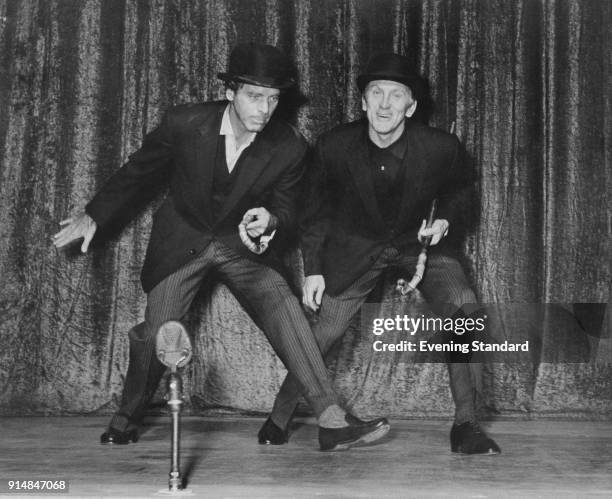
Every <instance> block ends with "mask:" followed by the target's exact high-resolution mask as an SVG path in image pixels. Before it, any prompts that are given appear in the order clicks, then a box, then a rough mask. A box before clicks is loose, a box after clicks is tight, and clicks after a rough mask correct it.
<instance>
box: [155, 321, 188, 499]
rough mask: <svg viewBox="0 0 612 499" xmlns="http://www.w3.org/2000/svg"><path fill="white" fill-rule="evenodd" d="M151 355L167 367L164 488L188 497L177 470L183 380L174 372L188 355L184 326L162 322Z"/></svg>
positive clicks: (178, 463)
mask: <svg viewBox="0 0 612 499" xmlns="http://www.w3.org/2000/svg"><path fill="white" fill-rule="evenodd" d="M155 353H156V354H157V358H158V359H159V361H160V362H161V363H162V364H164V365H165V366H166V367H169V368H170V374H169V375H168V378H167V380H166V389H167V397H168V406H169V407H170V414H171V417H172V440H171V448H172V451H171V464H170V473H169V476H170V479H169V480H168V488H169V492H170V493H178V492H182V493H187V494H189V493H190V492H189V491H188V490H187V489H184V488H183V483H182V477H181V469H180V413H181V404H182V403H183V400H182V398H183V380H182V378H181V375H180V373H179V372H178V370H179V369H180V368H181V367H184V366H186V365H187V363H188V362H189V360H190V359H191V355H192V350H191V341H190V340H189V335H188V334H187V330H186V329H185V326H183V325H182V324H181V323H180V322H178V321H168V322H164V323H163V324H162V325H161V326H160V328H159V330H158V331H157V337H156V341H155ZM160 492H161V491H160ZM166 493H168V491H166Z"/></svg>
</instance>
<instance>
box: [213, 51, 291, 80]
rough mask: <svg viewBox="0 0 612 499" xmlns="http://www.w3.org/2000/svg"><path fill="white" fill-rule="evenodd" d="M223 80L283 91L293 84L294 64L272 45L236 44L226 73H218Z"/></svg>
mask: <svg viewBox="0 0 612 499" xmlns="http://www.w3.org/2000/svg"><path fill="white" fill-rule="evenodd" d="M218 76H219V78H220V79H222V80H224V81H237V82H241V83H249V84H251V85H257V86H259V87H269V88H278V89H284V88H289V87H292V86H293V85H295V77H294V72H293V65H292V64H291V61H290V60H289V59H288V58H287V56H285V54H283V53H282V52H281V51H280V50H278V49H277V48H276V47H273V46H272V45H263V44H259V43H242V44H240V45H236V47H234V50H232V53H231V54H230V59H229V68H228V71H227V73H219V74H218Z"/></svg>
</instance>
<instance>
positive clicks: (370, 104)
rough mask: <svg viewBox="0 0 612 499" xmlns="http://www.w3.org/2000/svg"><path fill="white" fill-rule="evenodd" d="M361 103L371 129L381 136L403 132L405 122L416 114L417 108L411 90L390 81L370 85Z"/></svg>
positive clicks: (380, 81)
mask: <svg viewBox="0 0 612 499" xmlns="http://www.w3.org/2000/svg"><path fill="white" fill-rule="evenodd" d="M361 103H362V108H363V110H364V111H365V112H366V115H367V117H368V121H369V123H370V125H369V126H370V129H371V130H373V131H374V132H376V133H377V134H379V135H393V134H394V132H397V131H399V130H401V129H402V128H401V127H402V126H403V124H404V120H405V119H406V118H409V117H410V116H412V115H413V114H414V111H415V110H416V106H417V101H416V100H414V98H413V97H412V92H411V91H410V88H408V87H407V86H406V85H403V84H401V83H397V82H395V81H389V80H374V81H371V82H370V83H368V86H367V87H366V89H365V91H364V93H363V96H362V98H361Z"/></svg>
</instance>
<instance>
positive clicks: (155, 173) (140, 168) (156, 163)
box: [85, 113, 174, 229]
mask: <svg viewBox="0 0 612 499" xmlns="http://www.w3.org/2000/svg"><path fill="white" fill-rule="evenodd" d="M169 121H170V118H169V116H168V113H166V114H165V115H164V117H163V118H162V121H161V123H160V124H159V126H158V127H157V128H155V129H154V130H152V131H151V132H150V133H148V134H147V135H146V137H145V138H144V140H143V143H142V146H141V147H140V149H138V151H136V152H135V153H134V154H132V155H131V156H130V158H129V160H128V162H127V163H126V164H125V165H123V166H122V167H121V168H120V169H119V170H117V172H115V173H114V174H113V175H112V176H111V177H110V179H108V181H107V182H106V183H105V184H104V186H103V187H102V188H101V189H100V190H99V191H98V193H97V194H96V195H95V196H94V198H93V199H92V200H91V201H90V202H89V203H88V204H87V205H86V206H85V212H86V213H87V214H88V215H89V216H91V218H93V219H94V220H95V222H96V223H97V224H98V226H100V227H101V228H103V229H105V228H108V226H109V225H111V224H114V223H117V222H118V221H119V219H120V220H121V221H125V220H124V219H125V218H127V217H126V215H130V216H131V215H133V214H134V213H135V212H136V211H137V210H138V209H140V208H141V207H142V206H144V205H145V204H146V203H147V202H148V201H150V200H151V199H153V197H155V195H156V194H157V193H158V192H159V190H160V189H161V187H162V186H163V185H165V184H166V183H167V182H168V179H169V176H170V173H171V167H172V163H173V161H172V160H173V150H174V148H173V140H172V133H171V126H170V123H169Z"/></svg>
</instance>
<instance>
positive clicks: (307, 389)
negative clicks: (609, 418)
mask: <svg viewBox="0 0 612 499" xmlns="http://www.w3.org/2000/svg"><path fill="white" fill-rule="evenodd" d="M219 78H220V79H222V80H223V81H225V82H226V97H227V100H226V101H219V102H207V103H201V104H192V105H181V106H177V107H174V108H172V109H170V110H169V111H168V112H167V113H166V114H165V115H164V117H163V119H162V121H161V123H160V124H159V126H158V127H157V128H156V129H154V130H153V131H152V132H150V133H149V134H148V135H147V136H146V137H145V139H144V141H143V144H142V146H141V148H140V149H139V150H138V151H136V152H135V153H134V154H133V155H132V156H130V159H129V161H128V162H127V163H126V164H125V165H124V166H123V167H122V168H120V169H119V170H118V171H117V172H116V173H115V174H114V175H113V176H112V177H111V178H110V179H109V180H108V181H107V183H106V184H105V185H104V186H103V187H102V189H101V190H100V191H99V192H98V193H97V194H96V195H95V196H94V198H93V199H92V200H91V201H90V202H89V203H88V204H87V205H86V207H85V209H84V212H83V213H81V214H79V215H76V216H73V217H71V218H69V219H67V220H64V221H63V222H61V225H63V229H62V230H61V231H60V232H58V233H57V234H56V235H55V236H54V242H55V245H56V246H57V247H62V246H65V245H67V244H69V243H71V242H73V241H75V240H78V239H81V238H82V239H83V242H82V246H81V249H82V251H83V252H86V251H87V248H88V245H89V243H90V241H91V240H92V238H93V236H94V234H95V233H96V231H97V229H98V228H103V229H107V228H108V227H112V226H113V225H114V224H117V223H118V220H120V219H121V217H122V216H124V214H125V213H126V212H130V213H131V212H133V210H134V208H135V207H137V206H141V205H142V204H144V203H145V202H147V201H149V200H150V199H151V198H152V197H153V196H154V194H155V193H156V192H157V188H158V187H160V186H164V185H165V186H168V187H169V193H168V196H167V197H166V199H165V200H164V202H163V204H162V205H161V207H160V208H159V210H158V211H157V212H156V213H155V215H154V217H153V228H152V232H151V238H150V241H149V246H148V248H147V254H146V257H145V263H144V267H143V269H142V275H141V279H142V285H143V288H144V290H145V292H146V293H147V307H146V310H145V320H144V322H143V323H141V324H139V325H138V326H136V327H134V328H133V329H132V330H131V331H130V333H129V338H130V364H129V368H128V373H127V376H126V380H125V385H124V389H123V395H122V399H121V405H120V407H119V409H118V411H117V412H116V413H115V415H114V416H113V418H112V419H111V421H110V425H109V427H108V429H107V431H105V432H104V433H103V434H102V436H101V442H102V443H103V444H127V443H130V442H136V441H137V439H138V427H139V425H140V424H141V422H142V419H143V415H144V411H145V409H146V406H147V403H148V402H149V401H150V399H151V397H152V395H153V393H154V392H155V389H156V387H157V385H158V383H159V380H160V378H161V376H162V374H163V372H164V366H163V365H162V364H161V363H160V362H159V361H158V360H157V358H156V357H155V352H154V344H155V335H156V333H157V331H158V329H159V327H160V326H161V325H162V324H163V323H164V322H166V321H168V320H173V319H174V320H180V319H181V318H182V317H183V316H184V315H185V314H186V312H187V311H188V309H189V306H190V304H191V302H192V300H193V298H194V296H195V294H196V292H197V290H198V287H199V285H200V283H201V282H202V281H203V280H204V279H206V278H208V277H209V276H210V274H211V271H213V270H214V271H215V275H216V276H218V277H219V279H220V280H221V281H222V282H223V283H225V284H226V285H227V286H228V287H229V288H230V290H231V291H232V292H233V293H234V295H235V296H236V297H237V298H238V300H239V301H240V302H241V304H242V305H243V306H244V307H245V309H246V310H247V311H248V312H249V313H250V315H251V317H252V318H253V320H254V321H255V322H256V323H257V324H258V326H259V327H261V329H262V330H263V331H264V333H265V334H266V336H267V338H268V340H269V341H270V343H271V345H272V346H273V348H274V350H275V351H276V353H277V354H278V355H279V357H280V358H281V360H282V361H283V363H284V364H285V366H286V367H287V370H288V371H289V372H290V373H291V374H292V377H294V378H295V379H296V380H297V384H298V385H299V388H298V390H299V391H300V392H302V393H303V394H304V396H305V397H306V399H307V400H308V402H309V403H310V404H311V406H312V408H313V410H314V412H315V414H316V415H317V417H318V423H319V442H320V446H321V449H322V450H336V449H340V448H347V447H350V446H353V445H357V444H363V443H369V442H372V441H374V440H377V439H379V438H380V437H382V436H383V435H384V434H386V433H387V431H388V429H389V425H388V423H387V421H386V420H385V419H384V418H380V419H376V420H373V421H361V420H359V419H357V418H355V417H354V416H352V415H350V414H347V413H346V412H345V411H344V410H343V409H341V408H340V407H339V406H338V403H337V397H336V395H335V393H334V390H333V388H332V386H331V382H330V379H329V378H328V375H327V371H326V369H325V366H324V363H323V359H322V358H321V354H320V351H319V349H318V347H317V344H316V342H315V340H314V337H313V335H312V331H311V330H310V327H309V325H308V322H307V321H306V319H305V317H304V315H303V312H302V309H301V307H300V304H299V302H298V300H297V298H296V297H295V296H294V295H293V294H292V292H291V290H290V288H289V286H288V285H287V283H286V281H285V280H284V278H283V277H282V276H281V274H280V273H279V267H280V259H279V255H278V254H277V248H275V243H277V242H278V241H279V240H280V239H282V237H283V235H284V233H286V232H287V230H288V229H290V228H291V227H292V226H293V225H294V219H295V206H294V200H295V198H296V190H297V187H298V183H299V181H300V179H301V177H302V172H303V159H304V157H305V155H306V151H307V145H306V142H305V141H304V139H303V138H302V136H301V135H300V134H299V133H298V132H297V131H296V130H295V129H294V128H293V127H292V126H290V125H289V124H287V123H285V122H283V121H282V120H280V119H277V118H275V117H274V116H273V115H274V110H275V109H276V107H277V105H278V102H279V99H280V96H281V91H282V90H284V89H287V88H289V87H291V86H292V85H293V84H294V78H293V72H292V64H291V62H290V61H289V60H288V59H287V58H286V57H285V55H283V54H282V53H281V52H279V51H278V50H277V49H276V48H275V47H272V46H269V45H260V44H243V45H238V46H237V47H236V48H235V49H234V50H233V51H232V54H231V56H230V61H229V70H228V72H226V73H220V74H219ZM239 226H240V231H239ZM268 245H269V248H268V247H267V246H268Z"/></svg>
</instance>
